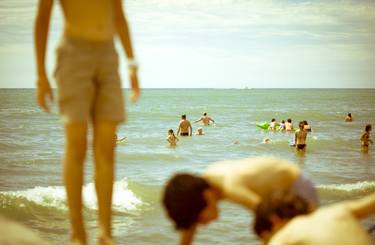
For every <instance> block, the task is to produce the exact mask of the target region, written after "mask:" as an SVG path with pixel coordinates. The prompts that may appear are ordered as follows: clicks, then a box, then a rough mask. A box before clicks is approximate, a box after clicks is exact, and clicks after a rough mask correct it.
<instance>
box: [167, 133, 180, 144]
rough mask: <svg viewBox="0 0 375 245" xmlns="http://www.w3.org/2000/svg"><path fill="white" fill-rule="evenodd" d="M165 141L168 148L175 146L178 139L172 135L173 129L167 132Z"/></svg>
mask: <svg viewBox="0 0 375 245" xmlns="http://www.w3.org/2000/svg"><path fill="white" fill-rule="evenodd" d="M167 141H168V142H169V145H170V146H173V147H174V146H177V141H178V138H177V137H176V135H174V132H173V129H170V130H168V136H167Z"/></svg>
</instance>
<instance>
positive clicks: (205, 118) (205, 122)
mask: <svg viewBox="0 0 375 245" xmlns="http://www.w3.org/2000/svg"><path fill="white" fill-rule="evenodd" d="M200 121H202V123H203V125H205V126H208V125H210V122H213V123H215V121H214V119H212V118H211V117H209V116H207V112H205V113H203V116H201V118H199V119H198V120H196V121H194V122H193V123H197V122H200Z"/></svg>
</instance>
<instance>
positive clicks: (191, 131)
mask: <svg viewBox="0 0 375 245" xmlns="http://www.w3.org/2000/svg"><path fill="white" fill-rule="evenodd" d="M189 130H190V134H189V135H190V136H192V135H193V128H192V127H191V123H190V122H189Z"/></svg>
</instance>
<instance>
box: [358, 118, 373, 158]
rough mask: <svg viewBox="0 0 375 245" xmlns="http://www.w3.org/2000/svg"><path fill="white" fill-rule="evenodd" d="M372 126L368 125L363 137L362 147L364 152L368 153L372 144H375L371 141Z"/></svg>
mask: <svg viewBox="0 0 375 245" xmlns="http://www.w3.org/2000/svg"><path fill="white" fill-rule="evenodd" d="M371 129H372V127H371V124H367V125H366V127H365V131H364V132H363V133H362V135H361V138H360V140H361V146H362V150H363V151H365V152H367V151H368V147H369V145H370V143H371V144H373V143H374V142H373V141H372V140H371V139H370V132H371Z"/></svg>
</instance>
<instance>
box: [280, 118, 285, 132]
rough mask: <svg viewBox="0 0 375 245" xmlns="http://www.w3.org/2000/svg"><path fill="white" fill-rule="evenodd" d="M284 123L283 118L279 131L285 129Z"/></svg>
mask: <svg viewBox="0 0 375 245" xmlns="http://www.w3.org/2000/svg"><path fill="white" fill-rule="evenodd" d="M285 129H286V125H285V120H281V123H280V127H279V131H285Z"/></svg>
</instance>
